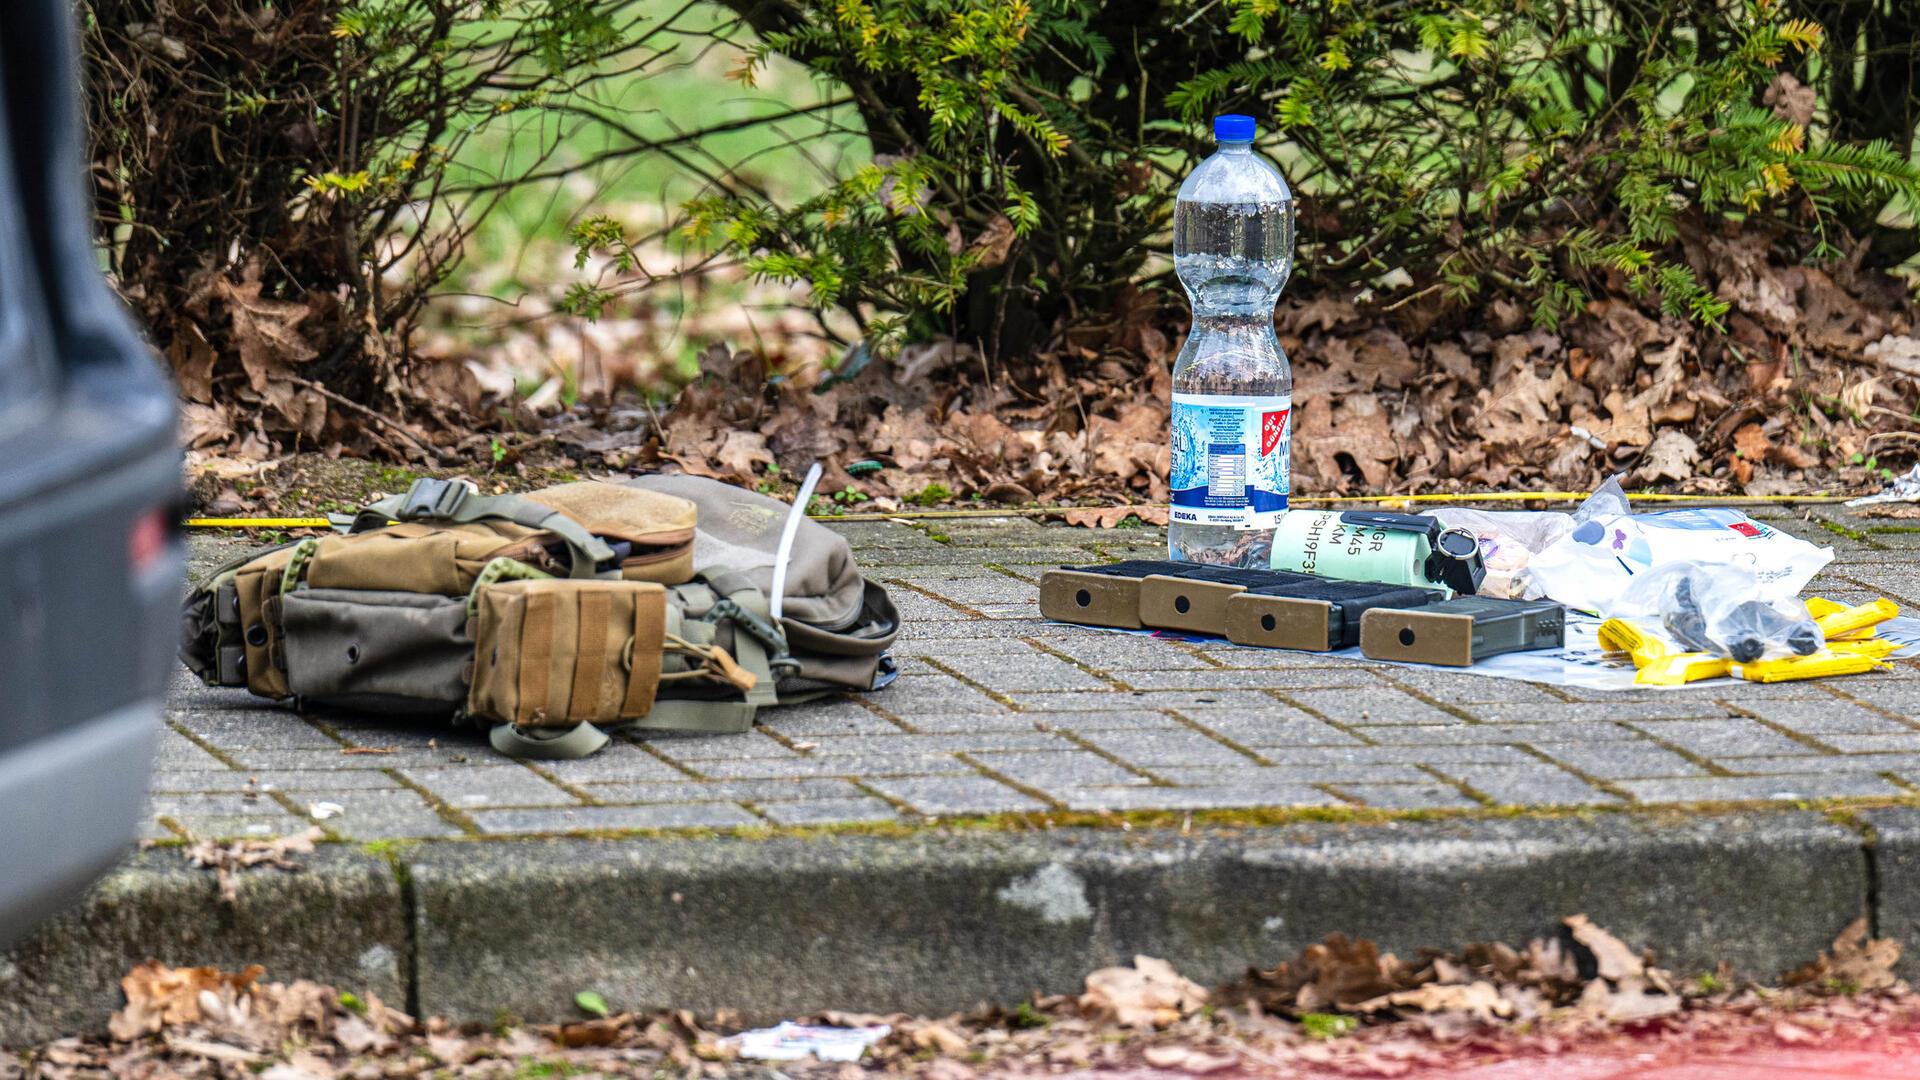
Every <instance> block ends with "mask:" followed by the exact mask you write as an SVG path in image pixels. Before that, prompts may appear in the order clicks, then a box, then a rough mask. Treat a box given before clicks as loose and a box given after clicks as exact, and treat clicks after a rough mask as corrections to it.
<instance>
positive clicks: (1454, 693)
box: [1369, 664, 1566, 706]
mask: <svg viewBox="0 0 1920 1080" xmlns="http://www.w3.org/2000/svg"><path fill="white" fill-rule="evenodd" d="M1369 666H1370V667H1372V668H1373V669H1375V670H1376V671H1377V672H1379V674H1380V675H1381V676H1382V677H1383V678H1386V679H1390V680H1392V681H1393V682H1395V683H1398V684H1399V685H1401V686H1404V687H1406V688H1408V689H1410V690H1417V691H1419V692H1420V693H1422V694H1425V695H1427V696H1428V697H1430V698H1433V699H1434V700H1435V701H1444V702H1446V703H1447V704H1449V705H1463V706H1464V705H1479V704H1513V703H1524V702H1539V703H1540V704H1543V705H1553V704H1558V703H1562V702H1564V701H1565V700H1566V699H1565V698H1563V697H1560V696H1559V695H1557V694H1556V693H1555V692H1554V691H1552V690H1549V689H1548V688H1546V687H1544V686H1536V685H1534V684H1533V683H1528V682H1521V681H1520V680H1518V679H1502V678H1498V677H1496V676H1492V675H1472V674H1468V673H1466V672H1458V673H1455V672H1450V671H1439V670H1436V669H1432V668H1411V667H1402V666H1400V665H1398V664H1370V665H1369Z"/></svg>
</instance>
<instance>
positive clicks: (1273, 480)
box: [1167, 116, 1294, 566]
mask: <svg viewBox="0 0 1920 1080" xmlns="http://www.w3.org/2000/svg"><path fill="white" fill-rule="evenodd" d="M1213 133H1214V140H1215V142H1216V143H1218V145H1219V149H1218V150H1216V151H1215V152H1214V154H1213V156H1211V157H1209V158H1207V159H1206V160H1205V161H1203V162H1201V163H1200V165H1199V167H1197V168H1195V169H1194V170H1193V172H1192V173H1190V174H1189V175H1188V176H1187V179H1186V181H1185V182H1184V183H1182V184H1181V185H1180V197H1179V202H1178V203H1177V204H1176V206H1175V208H1174V217H1173V264H1174V271H1175V273H1177V274H1178V275H1179V276H1180V282H1181V284H1182V285H1184V286H1186V290H1187V296H1188V298H1189V299H1190V300H1191V301H1192V304H1193V329H1192V331H1191V332H1190V333H1188V335H1187V341H1186V344H1185V345H1184V346H1183V347H1182V348H1181V350H1180V356H1179V358H1178V359H1176V360H1175V361H1174V364H1173V424H1172V426H1173V448H1172V450H1173V453H1172V458H1173V464H1172V476H1171V486H1172V488H1173V510H1172V513H1171V523H1170V525H1169V527H1168V530H1167V554H1168V557H1169V558H1173V559H1182V560H1186V561H1189V562H1206V563H1220V564H1225V565H1232V566H1265V565H1267V559H1268V555H1269V551H1270V549H1271V548H1272V545H1273V530H1274V527H1275V526H1276V525H1277V524H1278V522H1279V518H1280V514H1281V513H1282V512H1283V511H1285V510H1286V508H1287V495H1288V487H1289V485H1290V481H1291V474H1292V465H1291V454H1290V449H1291V448H1290V445H1289V443H1290V439H1291V435H1292V428H1293V418H1292V413H1293V372H1292V369H1291V368H1289V367H1288V365H1287V355H1286V353H1285V352H1283V351H1282V350H1281V348H1280V340H1279V339H1278V338H1277V337H1275V336H1274V333H1273V305H1274V303H1275V302H1276V301H1277V300H1278V299H1279V298H1280V290H1281V289H1282V288H1283V287H1285V285H1286V283H1287V276H1288V275H1289V274H1291V273H1292V272H1293V230H1294V205H1293V192H1292V191H1291V190H1289V189H1288V187H1287V182H1286V181H1285V180H1284V179H1282V178H1281V176H1280V171H1279V170H1278V169H1275V168H1274V167H1273V166H1272V165H1271V164H1269V163H1268V162H1267V160H1266V159H1265V158H1263V157H1261V156H1260V155H1259V154H1257V153H1255V152H1254V149H1253V137H1254V122H1253V118H1252V117H1247V116H1221V117H1216V118H1215V119H1214V122H1213Z"/></svg>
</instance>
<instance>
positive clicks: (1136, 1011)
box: [1080, 956, 1208, 1028]
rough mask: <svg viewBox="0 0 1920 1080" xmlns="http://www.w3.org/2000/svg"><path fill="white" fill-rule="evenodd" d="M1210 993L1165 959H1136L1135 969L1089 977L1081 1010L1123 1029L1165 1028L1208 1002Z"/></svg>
mask: <svg viewBox="0 0 1920 1080" xmlns="http://www.w3.org/2000/svg"><path fill="white" fill-rule="evenodd" d="M1207 998H1208V995H1207V991H1206V990H1205V989H1204V988H1202V987H1201V986H1200V985H1199V984H1198V983H1196V982H1193V981H1192V980H1190V979H1187V978H1184V977H1182V976H1181V974H1180V973H1179V972H1177V971H1175V970H1174V969H1173V965H1171V964H1169V963H1167V962H1166V961H1165V960H1156V959H1155V958H1153V957H1151V956H1136V957H1134V958H1133V966H1132V967H1109V968H1101V969H1100V970H1098V971H1095V972H1093V973H1092V974H1090V975H1088V976H1087V990H1086V993H1084V994H1082V995H1081V996H1080V1008H1081V1009H1082V1010H1083V1011H1085V1012H1087V1013H1090V1014H1093V1015H1096V1016H1107V1017H1111V1018H1112V1019H1113V1020H1114V1022H1115V1023H1118V1024H1120V1025H1121V1026H1123V1027H1136V1028H1145V1027H1165V1026H1166V1025H1168V1024H1171V1023H1173V1022H1174V1021H1176V1020H1179V1019H1180V1018H1181V1017H1183V1016H1186V1015H1188V1014H1190V1013H1192V1012H1194V1011H1195V1010H1197V1009H1199V1008H1200V1007H1201V1006H1203V1005H1205V1004H1206V1003H1207Z"/></svg>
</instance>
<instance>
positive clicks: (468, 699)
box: [180, 476, 899, 758]
mask: <svg viewBox="0 0 1920 1080" xmlns="http://www.w3.org/2000/svg"><path fill="white" fill-rule="evenodd" d="M788 511H789V508H788V507H787V506H786V504H784V503H780V502H777V501H775V500H773V499H769V498H766V497H765V496H761V495H756V494H754V493H752V492H746V491H741V490H739V489H737V488H731V487H728V486H726V485H724V484H720V483H717V482H715V481H711V480H704V479H700V478H697V477H684V476H674V477H645V478H642V479H640V480H635V481H631V482H629V483H628V484H624V485H616V484H610V483H605V482H600V481H586V482H583V483H577V484H566V485H561V486H559V487H554V488H547V489H544V490H541V491H535V492H530V493H528V494H526V495H481V494H478V493H477V492H476V491H474V490H473V489H472V488H470V487H469V486H468V485H466V484H464V483H461V482H458V481H446V480H420V481H416V482H415V483H414V485H413V486H412V487H411V488H410V489H409V490H408V491H407V492H406V493H405V494H403V495H398V496H394V497H392V498H389V499H384V500H381V501H380V502H376V503H374V504H373V505H371V506H369V507H367V508H366V509H364V510H362V511H361V512H360V513H359V514H358V515H356V516H355V517H354V518H353V519H352V521H351V523H349V524H348V525H347V531H346V532H345V534H344V535H332V536H323V537H314V538H309V539H305V540H301V541H297V542H295V543H290V544H283V545H280V546H277V547H274V548H269V549H266V550H265V551H260V552H254V553H251V554H249V555H246V556H243V557H242V558H239V559H235V560H233V561H232V562H230V563H228V564H227V565H225V566H222V567H220V568H218V569H217V570H216V571H215V572H214V574H213V575H212V576H211V577H210V578H209V579H208V580H207V581H206V582H205V583H203V584H202V585H201V586H199V587H198V588H195V589H194V590H192V592H191V593H190V594H189V595H188V597H187V599H186V602H185V618H184V625H183V634H182V643H181V648H180V657H181V659H182V661H184V662H185V663H186V665H187V666H188V668H190V669H191V670H192V671H193V672H194V673H195V674H196V675H198V676H199V677H200V678H201V679H202V680H203V681H204V682H206V683H208V684H209V685H216V686H245V687H247V688H248V689H249V690H251V691H252V692H254V693H255V694H258V695H261V696H263V697H268V698H273V699H276V700H282V701H288V702H290V703H292V704H294V705H295V707H306V706H323V707H329V708H337V709H351V710H356V711H362V712H370V713H378V714H385V715H418V716H434V717H447V716H454V717H461V718H465V719H468V720H470V721H472V722H475V723H481V724H486V725H488V726H489V727H490V728H491V736H490V738H491V741H492V743H493V745H494V747H495V748H496V749H498V750H500V751H501V752H502V753H506V754H510V755H513V756H517V757H545V758H558V757H584V756H586V755H588V754H592V753H594V752H595V751H597V750H599V749H600V748H601V747H602V746H604V745H606V743H607V741H608V738H607V732H609V731H612V730H618V729H635V730H658V731H690V732H709V733H726V732H740V731H745V730H747V729H748V728H750V727H751V726H752V724H753V721H754V717H755V715H756V714H757V712H758V710H759V709H761V708H765V707H768V706H772V705H777V704H781V703H784V702H792V701H800V700H806V699H808V698H812V697H817V696H820V695H822V694H826V693H831V692H834V691H837V690H846V689H853V690H867V689H874V688H877V687H879V686H882V685H885V683H886V682H888V681H890V680H891V677H892V664H891V661H890V660H889V658H888V657H887V648H888V647H889V646H890V645H891V644H892V643H893V640H894V637H895V636H896V635H897V633H898V631H899V616H898V613H897V612H896V610H895V609H894V606H893V603H892V601H891V600H890V599H889V598H888V597H887V595H886V592H885V590H883V589H881V588H880V587H879V586H877V585H875V584H873V583H872V582H869V581H867V580H866V579H865V578H864V577H863V576H862V575H861V574H860V572H859V570H858V568H857V567H856V566H855V565H854V562H853V558H852V552H851V550H850V549H849V548H848V546H847V543H846V541H845V539H844V538H842V537H840V536H839V535H838V534H836V533H834V532H833V531H832V530H830V529H827V528H825V527H823V526H821V525H818V524H816V523H814V522H811V521H807V520H805V519H800V520H799V521H798V522H797V523H796V525H795V528H794V529H793V535H792V537H791V539H790V540H789V541H788V542H787V553H788V557H787V559H786V564H785V572H784V574H781V573H779V568H780V563H781V559H780V552H781V545H782V539H783V535H784V532H785V526H786V524H787V518H788ZM776 577H779V578H780V581H779V582H778V586H779V587H780V588H781V590H782V595H781V596H780V598H779V600H778V601H777V602H776V601H774V600H771V599H769V597H770V596H771V595H772V591H773V589H774V588H775V587H776V580H775V579H776Z"/></svg>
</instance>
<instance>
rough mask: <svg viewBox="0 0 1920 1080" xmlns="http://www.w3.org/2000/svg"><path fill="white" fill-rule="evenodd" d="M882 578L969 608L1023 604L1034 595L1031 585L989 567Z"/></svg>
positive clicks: (890, 575) (894, 575)
mask: <svg viewBox="0 0 1920 1080" xmlns="http://www.w3.org/2000/svg"><path fill="white" fill-rule="evenodd" d="M886 580H887V582H888V583H889V584H893V583H896V582H904V583H905V584H907V585H910V586H913V587H914V588H916V589H918V590H919V591H921V592H928V593H932V594H934V595H935V596H937V597H939V598H940V599H942V600H947V601H952V602H954V603H959V604H964V605H966V606H967V607H973V608H977V607H978V606H979V605H981V604H1023V603H1026V602H1027V601H1029V600H1031V599H1033V596H1034V586H1032V585H1029V584H1027V583H1026V582H1024V581H1016V580H1015V579H1013V578H1010V577H1008V576H1006V575H1005V574H1002V573H999V572H997V571H993V570H981V571H977V572H974V571H970V572H967V573H964V574H963V573H953V574H949V575H947V576H944V577H933V576H929V575H925V574H913V575H906V574H889V575H888V576H887V579H886Z"/></svg>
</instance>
